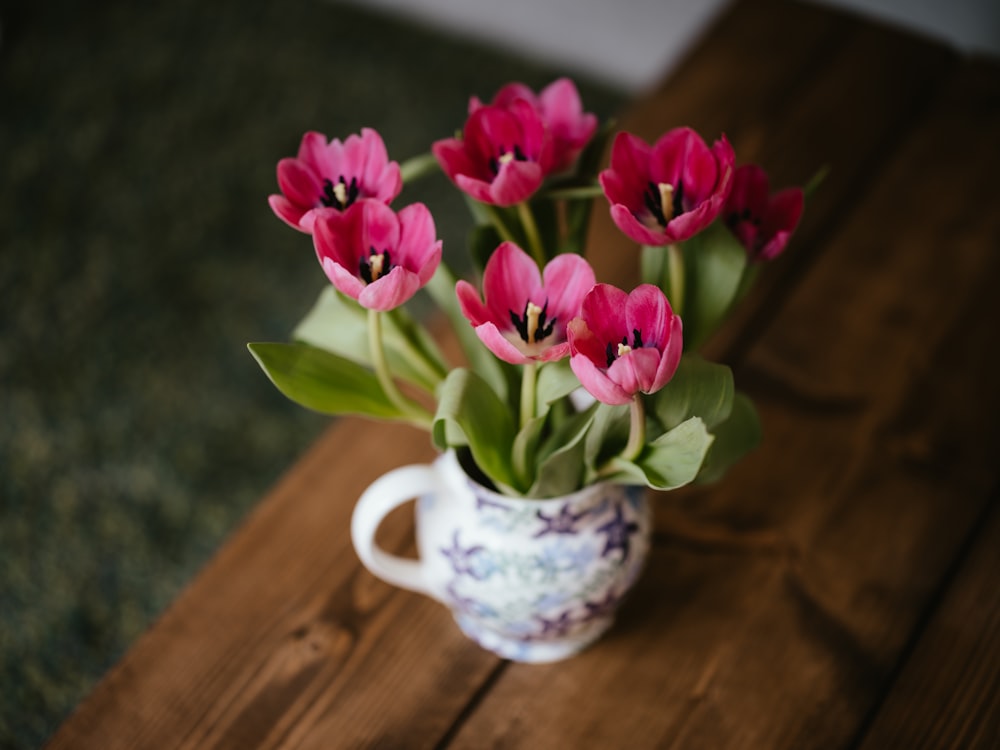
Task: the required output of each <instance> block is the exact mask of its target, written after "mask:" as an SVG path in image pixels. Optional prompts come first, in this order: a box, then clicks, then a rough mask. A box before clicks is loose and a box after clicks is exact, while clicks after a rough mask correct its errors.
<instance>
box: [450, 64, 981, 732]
mask: <svg viewBox="0 0 1000 750" xmlns="http://www.w3.org/2000/svg"><path fill="white" fill-rule="evenodd" d="M998 82H1000V76H997V75H996V67H995V66H993V67H987V68H985V69H983V70H973V69H969V68H966V67H963V68H962V70H961V72H960V73H959V74H958V75H957V76H956V77H955V78H953V79H952V80H951V81H949V83H948V85H947V86H946V87H945V88H944V89H943V90H942V92H941V93H940V95H939V96H936V97H935V98H934V101H932V102H931V103H930V104H929V107H928V110H927V114H926V116H925V117H923V118H920V119H919V120H918V121H917V122H915V123H914V124H913V126H912V127H911V128H910V129H909V131H908V132H907V133H906V134H904V135H901V143H900V145H899V148H898V149H897V150H896V151H895V153H894V155H893V157H892V159H891V161H890V162H889V163H888V164H885V165H883V166H884V168H883V169H881V170H878V172H877V173H874V174H873V175H871V178H870V179H871V184H870V185H864V186H859V189H861V188H862V187H863V189H864V192H865V194H866V197H865V199H864V201H862V202H860V203H859V205H858V207H857V210H855V211H854V212H852V213H851V214H850V215H849V216H845V217H844V222H843V225H842V229H841V231H840V232H838V233H837V234H836V235H835V236H834V237H833V238H832V240H831V242H830V244H829V247H828V248H827V249H826V250H825V251H824V252H823V254H822V256H821V257H819V258H818V260H817V261H816V262H815V263H814V264H813V266H812V267H811V268H810V269H809V270H808V273H807V274H806V275H805V276H804V277H803V278H802V279H800V280H799V282H798V284H797V285H796V286H795V288H794V290H793V291H792V293H791V296H790V297H789V298H788V301H787V303H786V304H785V305H784V306H783V308H782V309H781V311H780V316H777V317H776V319H775V321H774V323H773V324H772V325H771V326H770V327H769V328H768V329H767V330H766V331H765V332H764V333H763V336H762V337H761V339H760V340H759V341H758V342H757V343H756V345H755V347H754V348H753V349H752V350H751V351H750V352H749V354H748V356H747V357H746V360H745V362H744V363H743V364H742V365H741V367H740V368H739V375H741V376H743V379H742V381H741V382H743V383H744V384H745V385H747V386H748V387H749V389H750V391H751V393H752V395H754V396H755V397H757V399H758V403H759V404H760V406H761V413H762V418H763V421H764V425H765V429H766V431H767V440H766V442H765V444H764V445H763V447H762V448H761V449H760V451H758V453H757V454H756V455H755V456H754V457H753V458H752V460H750V461H747V462H745V463H744V464H742V465H740V467H739V468H738V469H737V470H736V471H734V472H733V474H732V475H731V476H730V478H729V479H728V480H727V481H726V482H724V483H723V484H722V485H720V486H719V487H717V488H714V489H713V490H711V491H705V492H701V493H697V498H696V500H695V498H693V497H692V498H688V501H687V503H686V504H685V506H684V507H685V512H686V515H687V516H688V521H689V523H692V522H691V517H692V516H695V517H701V518H703V519H705V522H706V524H708V523H712V524H715V525H717V526H719V527H721V528H723V529H727V530H728V531H729V534H728V537H726V536H725V535H723V538H724V539H728V540H731V542H730V543H726V544H722V545H720V546H715V545H714V544H713V540H712V538H711V536H710V535H709V536H708V538H707V539H705V538H698V537H695V538H694V539H689V538H687V537H686V536H685V535H683V534H681V535H677V536H676V537H675V538H674V540H673V544H671V543H669V542H670V540H666V539H665V540H664V541H666V542H668V543H667V544H665V545H662V546H661V549H660V550H659V551H658V554H659V555H661V557H660V559H659V560H654V563H653V566H652V569H651V570H650V571H649V573H648V578H647V581H646V582H645V583H646V585H649V586H650V587H651V589H644V590H643V591H642V592H641V593H640V594H639V596H646V597H650V596H655V594H656V592H661V593H662V596H663V597H664V601H663V602H650V601H649V600H648V599H645V600H644V601H643V607H644V608H643V611H642V617H643V618H651V619H652V621H646V622H644V623H642V625H641V626H640V627H636V628H635V629H632V630H629V629H628V628H627V627H626V629H625V632H623V633H622V635H621V638H620V640H615V639H614V638H612V640H610V641H609V642H608V643H605V644H601V645H600V646H599V647H598V648H599V651H598V650H596V649H595V651H594V652H592V653H590V654H588V655H587V658H586V659H580V660H578V661H577V662H576V663H574V664H571V665H566V666H565V667H553V668H551V670H550V671H538V670H534V669H531V668H528V667H523V666H516V665H512V666H511V667H509V668H508V669H507V670H506V671H505V672H504V674H503V675H502V676H501V678H500V679H499V680H498V681H497V683H496V685H495V686H494V687H493V689H492V691H491V692H490V694H489V695H488V696H487V698H486V699H485V700H484V701H483V702H482V703H481V704H480V705H479V707H478V710H477V711H476V712H475V713H474V714H473V715H472V716H471V717H470V718H469V720H468V721H467V723H466V725H465V726H464V727H463V730H462V731H461V732H460V733H459V734H458V735H457V737H456V741H455V746H456V747H482V746H507V745H510V746H521V747H545V746H550V745H551V744H552V743H554V742H556V741H558V742H562V743H566V745H567V746H577V745H580V746H582V745H583V744H584V743H586V742H588V741H590V740H591V739H593V738H599V739H600V740H601V741H602V742H605V743H607V744H609V745H611V746H624V745H627V744H629V743H631V742H633V741H636V742H638V743H639V744H640V745H643V746H658V747H678V748H690V747H696V748H697V747H706V748H716V747H726V748H733V747H736V748H738V747H766V748H801V747H831V748H832V747H843V746H845V745H848V744H849V743H850V742H851V741H852V740H853V738H854V736H855V733H856V732H857V731H858V728H859V726H861V725H862V724H863V722H864V721H865V719H866V716H867V715H868V713H869V712H870V711H872V710H873V709H874V708H875V707H876V706H877V705H878V701H879V697H880V695H881V691H882V690H883V689H884V688H885V685H886V683H887V681H888V679H889V677H890V675H891V674H892V673H893V670H894V669H895V667H896V663H897V660H898V659H899V658H901V655H902V654H903V653H904V651H905V646H906V644H907V642H908V639H909V637H910V634H911V633H912V632H913V630H914V628H916V627H917V626H918V624H919V622H920V620H921V617H922V615H923V611H924V608H925V607H926V606H927V605H928V603H929V602H930V601H931V600H932V598H933V596H934V594H935V591H936V590H937V587H938V586H939V585H940V582H941V579H942V576H944V575H945V574H946V572H947V570H948V569H949V567H950V565H951V563H952V561H953V560H954V559H955V558H956V557H957V556H958V555H959V554H960V553H961V549H962V543H963V540H964V539H965V538H966V536H967V535H968V534H969V532H970V529H971V528H972V527H973V525H974V524H975V522H976V520H977V519H978V518H979V517H980V514H981V513H982V510H983V508H984V505H985V503H986V502H987V501H988V498H989V495H990V493H991V491H992V489H993V487H994V486H995V483H996V466H995V446H996V445H998V444H1000V427H998V422H997V418H996V417H997V415H998V413H1000V394H998V393H997V392H996V389H995V388H994V387H993V385H992V384H993V383H995V377H996V376H995V373H996V372H997V371H998V368H1000V353H998V352H997V350H996V348H995V347H993V346H990V345H988V344H987V343H986V342H989V341H990V340H991V336H994V334H993V333H991V332H993V331H995V328H996V323H997V321H1000V300H998V299H997V296H996V295H995V294H993V293H991V292H990V291H989V290H990V289H991V288H992V285H993V284H994V283H995V279H996V278H997V276H998V273H1000V258H998V257H997V254H996V252H995V250H996V248H997V247H998V246H1000V215H998V214H997V213H996V212H995V211H989V210H983V207H984V206H991V205H998V203H1000V186H998V185H997V181H996V180H995V177H994V176H995V173H996V170H997V168H998V167H1000V159H998V154H997V151H996V149H995V148H993V147H992V146H991V144H992V141H993V134H994V133H996V132H998V128H1000V112H998V111H997V108H996V101H997V94H998V93H1000V91H998V89H997V83H998ZM984 103H986V104H985V106H984ZM959 184H960V185H962V190H960V191H955V192H951V193H950V194H944V193H943V192H942V186H945V185H959ZM970 195H974V196H976V198H975V200H969V199H968V196H970ZM945 248H947V250H944V249H945ZM973 394H974V395H973ZM745 529H749V530H750V532H751V537H750V539H749V540H747V542H746V543H743V544H740V543H739V540H740V537H741V535H742V532H743V530H745ZM664 547H665V548H666V549H664ZM671 547H674V548H675V552H674V554H673V555H671V554H670V552H669V550H670V549H671ZM678 557H680V558H681V559H678ZM684 557H688V558H689V559H687V560H683V558H684ZM682 560H683V562H682ZM722 560H728V561H729V562H730V565H729V569H728V570H726V573H725V576H726V578H725V580H724V581H722V580H720V578H719V576H717V575H713V574H712V571H713V566H719V565H722V562H721V561H722ZM685 563H686V564H685ZM691 566H700V567H698V568H697V572H696V573H694V574H691V577H690V579H688V578H687V573H688V571H689V570H690V569H691ZM678 575H680V576H682V577H684V579H685V580H691V581H694V582H697V583H696V584H694V585H696V586H697V591H696V592H694V593H693V594H692V593H691V592H690V591H689V590H688V591H685V593H686V596H685V595H680V596H677V592H676V588H675V587H676V585H677V579H676V577H677V576H678ZM716 587H717V588H718V589H719V591H718V592H716V591H712V590H711V589H714V588H716ZM730 587H731V588H730ZM720 592H721V593H720ZM671 594H673V595H674V598H673V599H671ZM717 596H718V597H719V598H717ZM720 598H721V601H720ZM692 633H694V634H695V635H694V637H692V636H691V634H692ZM623 651H627V652H628V653H627V655H626V654H623V653H622V652H623ZM588 660H589V661H588ZM588 669H589V672H588ZM566 674H574V675H575V680H574V681H573V689H572V690H570V689H568V688H561V689H557V690H555V691H550V690H549V686H550V684H551V683H552V681H553V680H555V679H556V676H557V675H566ZM618 686H622V687H621V688H620V691H621V692H619V687H618ZM625 686H627V687H625ZM627 696H633V697H635V696H642V698H641V699H639V700H636V701H634V702H633V703H631V704H630V703H629V701H628V698H627ZM583 706H600V707H601V708H602V710H599V711H598V710H594V711H587V712H585V713H584V715H583V716H582V717H581V716H580V713H581V711H580V709H581V707H583ZM604 708H607V709H608V710H607V711H605V710H603V709H604Z"/></svg>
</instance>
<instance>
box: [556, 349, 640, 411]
mask: <svg viewBox="0 0 1000 750" xmlns="http://www.w3.org/2000/svg"><path fill="white" fill-rule="evenodd" d="M569 366H570V369H572V370H573V374H574V375H576V377H577V379H578V380H579V381H580V385H582V386H583V387H584V388H586V389H587V392H588V393H589V394H590V395H591V396H593V397H594V398H596V399H597V400H598V401H600V402H602V403H605V404H611V405H612V406H618V405H621V404H627V403H628V402H629V401H631V400H632V394H630V393H627V392H626V391H625V390H623V389H622V387H621V386H620V385H618V384H617V383H615V382H613V381H612V380H611V379H610V378H609V377H608V376H607V375H605V374H604V373H603V372H602V371H601V370H600V369H598V368H597V366H596V365H595V364H594V363H593V362H592V361H591V359H590V357H587V356H585V355H583V354H576V355H573V356H571V357H570V359H569Z"/></svg>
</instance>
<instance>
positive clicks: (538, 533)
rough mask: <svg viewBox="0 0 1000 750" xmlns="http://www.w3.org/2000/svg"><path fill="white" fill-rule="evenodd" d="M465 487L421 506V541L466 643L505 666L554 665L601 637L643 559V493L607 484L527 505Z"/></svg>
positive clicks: (472, 485)
mask: <svg viewBox="0 0 1000 750" xmlns="http://www.w3.org/2000/svg"><path fill="white" fill-rule="evenodd" d="M446 455H447V454H446ZM444 458H445V457H442V459H439V461H440V460H443V459H444ZM455 467H457V462H455ZM459 471H460V470H459ZM462 477H463V479H462V482H461V483H460V486H456V487H454V489H455V491H454V492H452V493H450V496H449V497H441V496H437V497H434V498H426V499H421V501H420V503H419V504H418V507H419V514H420V515H419V523H418V538H419V541H420V548H421V556H422V559H424V560H425V564H426V565H427V566H428V576H429V577H430V578H431V579H433V580H434V582H435V585H436V588H437V591H438V593H437V595H438V598H440V599H441V600H442V601H443V602H444V603H446V604H447V605H448V606H449V607H450V608H451V609H452V611H453V613H454V615H455V618H456V620H457V622H458V623H459V625H460V626H461V627H462V629H463V630H464V631H465V633H466V634H467V635H469V636H470V637H471V638H473V639H474V640H476V641H477V642H478V643H480V644H481V645H482V646H484V647H486V648H488V649H491V650H493V651H495V652H496V653H498V654H500V655H501V656H504V657H505V658H510V659H516V660H519V661H551V660H555V659H561V658H565V657H566V656H569V655H571V654H573V653H576V652H578V651H579V650H581V649H582V648H584V647H586V646H587V645H588V644H590V643H591V642H593V641H594V640H595V639H596V638H598V637H599V636H600V635H601V634H602V633H603V632H604V631H605V630H607V628H608V627H610V625H611V624H612V622H613V618H614V615H615V612H616V610H617V608H618V605H619V603H620V602H621V600H622V599H623V597H624V596H625V595H626V593H627V591H628V589H629V588H630V587H631V586H632V584H633V583H634V582H635V580H636V579H637V578H638V575H639V573H640V572H641V570H642V567H643V565H644V563H645V560H646V557H647V553H648V549H649V536H650V521H649V511H648V506H647V503H646V499H645V493H644V491H643V489H642V488H639V487H630V486H623V485H616V484H603V485H597V486H594V487H590V488H586V489H585V490H582V491H580V492H578V493H575V494H574V495H571V496H568V497H564V498H558V499H554V500H528V499H518V498H508V497H504V496H501V495H498V494H496V493H493V492H491V491H489V490H487V489H485V488H483V487H480V486H479V485H477V484H475V483H473V482H471V481H470V480H468V478H467V477H465V476H464V474H463V475H462ZM453 484H456V483H455V482H453Z"/></svg>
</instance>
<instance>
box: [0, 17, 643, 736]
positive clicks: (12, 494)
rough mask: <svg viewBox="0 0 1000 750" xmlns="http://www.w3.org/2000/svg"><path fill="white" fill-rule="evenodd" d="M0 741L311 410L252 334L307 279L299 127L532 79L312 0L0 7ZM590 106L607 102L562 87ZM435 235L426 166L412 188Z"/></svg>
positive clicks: (431, 38)
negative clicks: (282, 180) (275, 201)
mask: <svg viewBox="0 0 1000 750" xmlns="http://www.w3.org/2000/svg"><path fill="white" fill-rule="evenodd" d="M0 23H2V47H0V153H2V155H3V170H2V175H0V241H2V246H0V686H2V690H0V747H4V748H8V747H10V748H20V747H36V746H38V745H39V744H41V743H42V742H44V740H45V738H46V737H48V736H49V735H50V734H51V732H52V731H53V730H54V729H55V727H56V726H58V724H59V722H60V721H61V720H62V719H63V718H64V717H65V716H66V714H67V713H68V712H69V711H70V710H71V709H72V708H73V706H74V705H75V704H76V703H77V702H79V700H80V699H82V698H83V697H84V696H85V695H86V693H87V691H88V690H89V689H90V688H91V687H92V686H93V684H94V682H95V681H96V680H97V679H98V678H99V677H100V675H101V674H102V673H103V672H104V671H105V670H106V669H107V668H108V667H109V666H111V664H113V663H114V661H115V660H116V659H117V658H118V657H120V656H121V655H122V654H123V653H124V651H125V649H126V648H127V647H128V645H129V643H130V642H131V641H132V640H133V639H134V638H135V637H136V636H137V635H138V634H139V633H140V632H141V631H142V630H143V629H144V628H145V627H147V626H148V625H149V623H150V622H151V621H152V619H153V618H155V617H156V615H157V613H159V612H160V611H161V610H162V609H163V608H164V607H166V606H167V605H168V604H169V603H170V601H171V600H172V599H173V598H174V596H176V594H177V593H178V591H179V590H180V589H181V588H182V587H183V586H184V584H185V582H186V581H188V580H189V579H190V578H191V576H192V575H193V574H194V573H195V572H196V571H197V570H198V568H199V567H200V566H202V565H203V564H204V563H205V561H206V560H207V558H208V557H209V556H210V555H211V554H212V553H213V551H214V550H215V549H217V547H218V545H219V543H220V542H221V541H222V540H223V538H224V537H225V535H226V534H227V533H228V532H230V531H231V530H232V529H233V527H234V526H235V525H236V524H237V523H239V521H240V519H241V518H242V517H243V516H244V515H245V514H246V513H247V511H248V510H249V509H250V508H251V506H252V505H253V503H254V502H255V501H256V500H257V499H258V498H259V497H261V495H263V494H264V493H265V492H266V491H267V489H268V487H269V486H270V485H271V484H272V483H273V482H274V481H275V480H276V479H277V478H278V477H279V476H280V474H281V472H282V470H283V469H285V468H286V467H287V466H288V465H290V464H291V463H292V462H293V461H294V460H295V458H296V457H297V456H298V455H299V454H300V453H302V452H303V451H304V450H305V448H306V446H307V445H308V444H309V443H310V441H311V440H312V439H313V438H314V437H315V436H316V435H317V433H318V432H319V431H320V430H321V429H322V428H323V427H324V426H325V425H327V424H328V420H327V419H326V418H323V417H320V416H318V415H315V414H311V413H308V412H306V411H304V410H302V409H300V408H298V407H296V406H294V405H292V404H290V403H288V402H286V401H284V400H283V399H282V397H281V396H279V395H278V394H277V393H276V392H275V391H274V389H273V388H272V387H271V386H270V384H269V383H268V382H267V381H266V379H265V378H264V377H263V375H262V374H261V373H260V372H259V371H258V369H257V367H256V365H255V364H254V362H253V361H252V359H251V358H250V356H249V355H248V354H247V352H246V350H245V343H246V342H247V341H248V340H263V339H273V340H283V339H285V338H286V337H287V335H288V332H289V331H290V330H291V328H292V326H293V325H294V323H295V322H296V321H297V320H298V319H299V318H300V317H301V316H302V315H303V314H304V313H305V312H306V310H307V309H308V307H309V306H310V304H311V302H312V300H313V299H314V298H315V296H316V294H317V293H318V292H319V290H320V289H321V288H322V286H323V285H324V283H325V278H324V277H323V276H322V273H321V272H320V270H319V267H318V264H316V261H315V258H314V256H313V254H312V249H311V245H310V243H309V241H308V238H306V237H305V236H304V235H300V234H298V233H296V232H294V231H293V230H291V229H288V228H287V227H285V226H284V225H282V224H281V223H280V222H278V220H277V219H275V218H274V217H273V216H272V215H271V213H270V210H269V209H268V207H267V203H266V197H267V195H268V194H269V193H271V192H273V191H274V190H275V177H274V167H275V163H276V161H277V160H278V159H279V158H280V157H282V156H286V155H292V154H293V153H294V152H295V150H296V148H297V146H298V140H299V138H300V136H301V134H302V133H303V132H304V131H305V130H308V129H317V130H320V131H323V132H326V133H327V134H328V135H331V136H334V135H336V136H339V137H344V136H346V135H348V134H350V133H352V132H357V131H358V130H359V129H360V128H361V127H362V126H372V127H375V128H377V129H379V130H380V131H381V132H382V134H383V137H384V138H385V141H386V143H387V145H388V147H389V149H390V154H391V155H392V157H393V158H396V159H400V160H401V159H405V158H407V157H410V156H413V155H416V154H418V153H421V152H424V151H426V150H427V148H428V147H429V144H430V142H431V141H432V140H433V139H435V138H438V137H443V136H446V135H449V134H451V133H452V132H453V131H454V130H455V129H456V128H457V127H460V125H461V123H462V120H463V119H464V114H465V107H466V103H467V99H468V96H469V95H470V94H478V95H480V96H482V97H489V96H492V94H493V92H494V91H495V90H496V89H497V88H498V87H499V86H500V85H501V84H502V83H504V82H506V81H508V80H523V81H525V82H526V83H529V84H530V85H532V86H536V87H537V86H539V85H542V84H545V83H547V82H548V81H550V80H551V79H552V78H554V77H555V76H557V75H559V74H561V73H562V72H563V71H554V70H547V69H541V68H540V67H538V66H534V65H531V64H529V63H526V62H524V61H521V60H517V59H513V58H511V57H510V56H508V55H505V54H503V53H499V52H497V51H494V50H488V49H484V48H483V47H482V45H478V44H471V43H464V42H462V41H458V40H454V39H450V38H443V37H440V36H438V35H436V34H434V33H432V32H429V31H426V30H420V29H415V28H412V27H408V26H406V25H403V24H400V23H397V22H394V21H392V20H390V19H387V18H384V17H380V16H377V15H371V14H369V13H367V12H364V11H361V10H357V9H353V8H348V7H345V6H343V5H339V4H336V3H331V2H320V0H288V1H286V2H282V3H276V2H270V3H267V2H262V1H259V0H239V1H236V0H217V1H216V2H212V3H203V2H197V1H196V0H169V1H167V0H155V1H154V2H148V3H127V2H102V3H74V2H69V1H68V0H49V1H48V2H45V3H40V2H39V3H33V4H29V3H9V4H7V5H0ZM579 83H580V88H581V92H582V93H583V95H584V101H585V103H586V105H587V106H588V108H589V109H591V110H593V111H596V112H598V113H599V114H600V115H602V116H606V115H608V114H610V113H612V112H613V111H614V110H615V109H617V108H618V107H619V106H620V105H621V103H622V101H623V96H622V94H621V93H620V92H616V91H611V90H608V89H606V88H601V87H599V86H595V85H588V84H587V83H586V82H583V81H580V82H579ZM414 200H423V201H424V202H426V203H428V204H429V205H430V207H431V209H432V210H433V211H434V212H435V216H436V218H437V221H438V226H439V234H440V235H441V236H442V237H443V238H444V240H445V247H446V253H448V254H449V255H451V256H452V257H453V258H455V257H458V256H460V254H461V250H462V240H463V237H464V235H465V232H466V231H467V230H468V223H467V219H466V214H465V209H464V206H463V204H462V201H461V199H460V198H459V197H458V196H457V194H456V193H455V192H454V191H452V190H451V189H450V188H449V187H448V186H447V183H446V182H445V180H444V178H443V177H439V176H436V177H434V178H431V179H429V180H428V181H426V183H421V184H419V185H417V186H413V187H408V188H407V189H406V190H404V193H403V195H402V196H401V198H400V199H399V201H398V203H397V205H404V204H405V203H409V202H412V201H414Z"/></svg>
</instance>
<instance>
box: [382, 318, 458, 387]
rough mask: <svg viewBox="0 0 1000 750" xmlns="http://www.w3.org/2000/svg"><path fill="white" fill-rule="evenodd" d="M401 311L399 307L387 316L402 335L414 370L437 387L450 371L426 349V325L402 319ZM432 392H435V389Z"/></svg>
mask: <svg viewBox="0 0 1000 750" xmlns="http://www.w3.org/2000/svg"><path fill="white" fill-rule="evenodd" d="M400 309H401V308H398V307H397V308H395V309H393V310H389V311H388V312H387V313H386V314H387V315H390V316H392V317H393V319H394V320H393V322H394V324H395V325H396V327H397V328H398V330H399V332H400V334H401V336H400V337H399V339H400V340H402V342H403V343H404V344H405V345H406V354H407V358H408V360H409V363H410V365H411V366H412V367H413V369H414V370H417V371H418V372H419V373H420V374H421V375H422V376H423V377H424V378H426V379H427V380H428V381H430V382H431V383H433V384H434V387H437V386H438V385H439V384H440V383H441V381H442V380H444V379H445V377H446V376H447V375H448V369H447V367H446V366H445V365H444V364H442V363H441V362H440V361H439V360H438V359H436V358H435V357H434V356H433V355H432V354H431V353H429V352H428V351H427V350H426V349H425V348H424V346H423V344H422V342H421V338H422V337H427V338H429V334H428V333H427V329H426V328H425V327H424V325H423V324H421V323H420V322H418V321H411V320H408V319H406V318H403V317H401V316H400V315H399V314H398V311H399V310H400ZM380 333H381V332H380ZM431 390H432V392H433V388H432V389H431Z"/></svg>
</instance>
